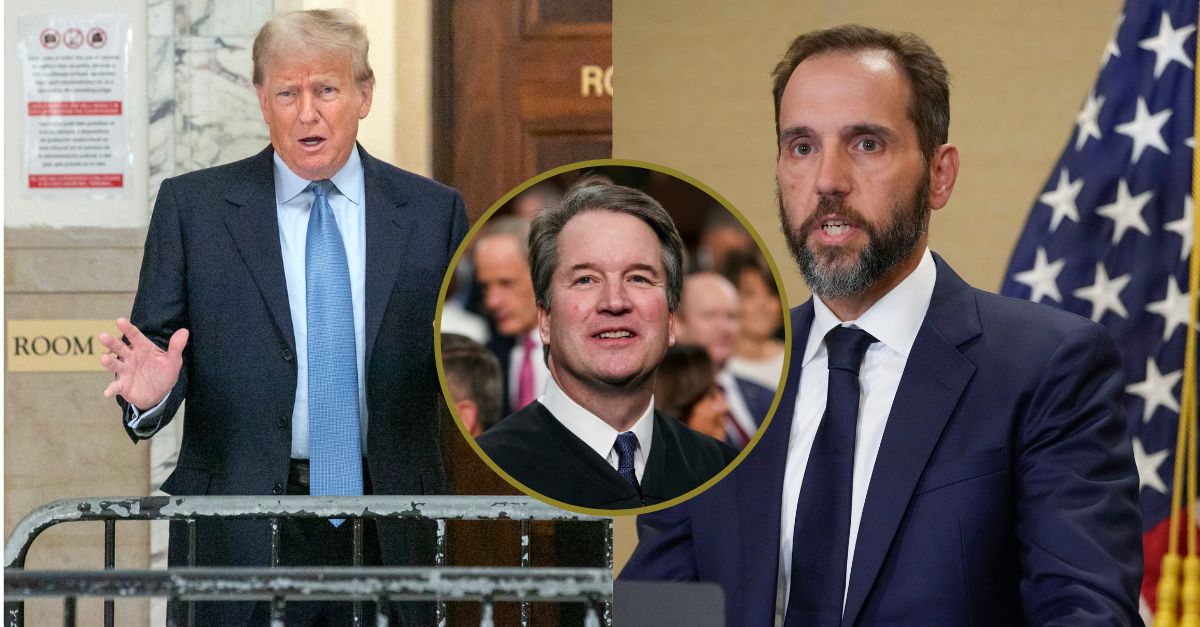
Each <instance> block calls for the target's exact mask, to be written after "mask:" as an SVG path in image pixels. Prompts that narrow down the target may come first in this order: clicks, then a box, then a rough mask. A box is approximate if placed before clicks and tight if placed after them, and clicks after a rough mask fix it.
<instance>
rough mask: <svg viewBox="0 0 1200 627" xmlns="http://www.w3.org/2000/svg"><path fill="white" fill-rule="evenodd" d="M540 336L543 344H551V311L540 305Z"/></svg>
mask: <svg viewBox="0 0 1200 627" xmlns="http://www.w3.org/2000/svg"><path fill="white" fill-rule="evenodd" d="M538 336H539V337H541V338H542V345H543V346H546V347H549V346H550V311H549V310H547V309H542V308H541V307H538Z"/></svg>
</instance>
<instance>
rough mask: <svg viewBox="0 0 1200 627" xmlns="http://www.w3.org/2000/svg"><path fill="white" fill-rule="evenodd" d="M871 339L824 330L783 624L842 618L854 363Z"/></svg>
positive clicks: (820, 624)
mask: <svg viewBox="0 0 1200 627" xmlns="http://www.w3.org/2000/svg"><path fill="white" fill-rule="evenodd" d="M875 341H876V340H875V338H874V337H872V336H871V334H870V333H867V332H866V331H863V330H861V329H852V328H848V327H842V326H838V327H834V328H833V329H832V330H831V331H830V332H829V333H828V334H826V335H825V348H826V349H827V351H828V353H829V395H828V399H827V400H826V403H825V415H824V417H822V419H821V426H820V427H818V428H817V436H816V439H815V440H814V441H813V446H812V452H811V453H810V454H809V456H808V464H807V465H806V467H805V471H804V483H803V484H802V485H801V487H800V498H799V500H798V501H797V502H796V526H795V529H794V531H793V533H792V575H791V593H790V594H789V595H788V605H787V614H786V615H785V620H784V625H785V626H786V627H799V626H801V625H804V626H806V627H810V626H811V627H824V626H833V625H839V624H840V623H841V620H842V597H843V594H844V593H845V586H846V551H847V547H848V545H849V543H850V495H851V488H852V487H853V479H854V439H855V432H856V430H857V427H858V393H859V384H858V368H859V366H860V365H861V364H862V359H863V355H865V354H866V352H867V347H868V346H870V345H871V343H872V342H875Z"/></svg>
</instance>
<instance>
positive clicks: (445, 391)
mask: <svg viewBox="0 0 1200 627" xmlns="http://www.w3.org/2000/svg"><path fill="white" fill-rule="evenodd" d="M604 166H623V167H634V168H641V169H644V170H653V171H655V172H659V173H661V174H666V175H668V176H671V177H674V178H676V179H679V180H682V181H685V182H687V183H690V184H691V185H693V186H695V187H696V188H698V189H700V190H701V191H703V192H704V193H706V194H708V195H709V196H710V197H711V198H712V199H713V200H715V201H717V202H718V203H719V204H720V205H721V206H722V207H723V208H724V209H725V210H726V211H728V212H729V213H730V214H731V215H732V216H733V217H734V218H736V219H737V221H738V222H740V223H741V225H742V227H744V228H745V229H746V232H747V233H749V234H750V237H752V238H753V239H754V243H755V244H757V245H758V248H759V251H760V252H762V254H763V258H764V259H766V261H767V265H768V266H769V267H770V268H771V278H773V279H774V280H775V286H776V287H777V291H778V292H779V303H780V307H781V308H782V309H783V312H782V313H783V345H784V354H783V370H782V371H781V372H780V376H779V384H778V385H776V387H775V397H774V398H773V399H772V400H771V407H770V409H768V410H767V416H766V418H764V419H763V422H762V424H761V425H759V427H758V431H756V432H755V434H754V437H753V438H751V439H750V442H749V443H747V444H746V448H744V449H742V451H741V452H739V453H738V456H737V457H735V458H734V459H733V461H732V462H730V463H728V464H726V465H725V468H723V469H722V470H721V472H718V473H717V474H716V475H713V477H712V478H711V479H709V480H708V481H705V482H704V483H702V484H700V485H699V486H697V487H695V488H693V489H691V490H690V491H688V492H685V493H684V494H681V495H679V496H677V497H675V498H673V499H671V500H669V501H663V502H662V503H655V504H654V505H646V506H643V507H631V508H627V509H596V508H592V507H581V506H579V505H573V504H571V503H566V502H564V501H559V500H557V499H552V498H550V497H548V496H544V495H542V494H541V493H540V492H535V491H534V490H531V489H530V488H528V487H527V486H526V485H525V484H523V483H521V482H520V481H517V480H516V479H514V478H513V477H512V476H511V475H509V474H508V473H507V472H505V471H504V469H503V468H501V467H500V466H499V465H498V464H496V462H494V461H492V458H491V457H490V456H488V454H487V453H484V452H483V449H482V448H480V446H479V444H478V443H477V442H476V441H475V438H473V437H471V435H470V434H469V433H468V432H467V428H466V425H464V424H463V421H462V417H461V416H459V415H458V411H457V410H456V409H455V407H454V403H453V401H452V399H451V396H450V387H449V385H448V384H447V383H446V371H445V368H444V367H443V366H442V331H441V329H442V308H443V306H445V304H446V293H447V291H448V290H449V287H450V280H451V278H452V277H453V276H454V271H455V270H456V269H457V268H458V263H459V261H460V260H461V259H462V256H463V255H464V254H465V253H466V250H467V249H468V248H469V247H470V245H471V242H472V241H474V239H475V236H476V235H477V234H478V233H479V231H480V230H481V229H482V228H483V226H484V225H485V224H486V223H487V221H488V220H489V219H491V217H492V216H493V215H495V213H496V212H497V211H499V210H500V207H502V206H504V204H505V203H507V202H508V201H509V200H512V199H513V198H514V197H515V196H516V195H517V194H520V193H521V192H523V191H525V190H526V189H529V188H530V187H533V186H534V185H536V184H538V183H540V182H542V181H544V180H546V179H548V178H551V177H554V176H558V175H559V174H564V173H566V172H573V171H576V170H585V169H587V168H596V167H604ZM672 315H673V314H672ZM433 331H434V338H433V354H434V360H435V361H436V362H437V375H438V384H439V385H440V386H441V388H442V396H443V399H444V400H445V403H446V406H447V408H448V409H449V410H450V414H451V416H453V418H454V424H455V426H456V427H458V431H459V433H461V434H462V436H463V437H464V438H466V440H467V443H468V444H470V445H471V448H472V449H474V450H475V453H476V454H477V455H479V458H480V459H482V460H483V462H484V463H485V464H487V465H488V467H489V468H491V469H492V470H493V471H495V472H496V474H498V475H499V476H500V477H502V478H503V479H504V480H505V481H507V482H508V483H509V484H510V485H512V486H513V487H514V488H517V489H518V490H520V491H521V492H523V493H525V494H527V495H529V496H532V497H533V498H536V499H538V500H539V501H543V502H545V503H549V504H550V505H554V506H555V507H558V508H560V509H565V510H568V511H572V512H578V513H582V514H590V515H593V516H610V517H612V516H637V515H641V514H649V513H651V512H657V511H659V510H662V509H666V508H668V507H673V506H675V505H678V504H680V503H683V502H684V501H687V500H688V499H691V498H692V497H695V496H697V495H699V494H700V493H702V492H704V491H705V490H707V489H709V488H711V487H712V486H714V485H716V484H717V482H719V481H721V480H722V479H724V478H725V477H726V476H727V475H728V474H729V473H731V472H733V470H734V469H735V468H737V467H738V466H739V465H740V464H741V463H742V461H743V460H745V459H746V456H747V455H749V454H750V452H751V451H752V450H754V447H755V446H756V445H757V444H758V441H759V440H761V439H762V436H763V434H764V433H765V432H766V430H767V429H768V428H769V427H770V426H771V420H772V419H773V418H774V417H775V411H776V410H777V409H778V408H779V400H780V397H781V396H782V395H783V387H784V383H785V382H786V381H787V377H788V372H789V370H790V369H791V364H792V316H791V308H790V307H789V305H788V299H787V294H786V292H785V290H784V286H783V280H782V278H781V277H780V275H779V267H778V266H776V264H775V259H774V258H773V257H772V256H771V253H770V252H769V251H768V250H767V246H766V244H764V243H763V240H762V237H760V236H759V234H758V231H757V229H755V228H754V225H752V224H751V223H750V221H749V220H747V219H746V216H744V215H742V212H740V211H738V210H737V209H736V208H735V207H734V206H733V204H731V203H730V202H729V201H728V200H726V199H725V197H724V196H722V195H721V194H719V193H718V192H717V191H716V190H714V189H713V188H711V187H709V186H708V185H706V184H704V183H702V182H700V181H699V180H697V179H695V178H693V177H691V176H689V175H687V174H684V173H683V172H680V171H679V170H676V169H674V168H670V167H667V166H665V165H660V164H657V163H651V162H649V161H637V160H634V159H591V160H588V161H577V162H575V163H569V164H567V165H563V166H559V167H557V168H553V169H551V170H546V171H545V172H542V173H541V174H538V175H536V176H534V177H533V178H530V179H529V180H527V181H525V182H524V183H521V184H520V185H517V186H516V187H514V188H512V189H511V190H510V191H509V192H508V193H507V194H505V195H504V196H501V197H500V199H499V200H497V201H496V202H494V203H492V206H491V207H489V208H488V210H487V211H485V212H483V215H481V216H479V219H478V220H476V221H475V224H473V225H471V229H470V230H469V231H467V234H466V235H465V236H464V237H463V241H462V243H461V244H459V246H458V250H456V251H455V252H454V257H453V258H451V260H450V266H449V267H448V268H447V270H446V276H444V277H443V278H442V288H441V290H439V291H438V302H437V311H436V312H435V314H434V322H433Z"/></svg>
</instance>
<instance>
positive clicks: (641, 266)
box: [626, 263, 658, 276]
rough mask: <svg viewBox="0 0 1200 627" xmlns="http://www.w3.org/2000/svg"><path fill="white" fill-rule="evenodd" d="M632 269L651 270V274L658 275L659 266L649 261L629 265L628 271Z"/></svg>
mask: <svg viewBox="0 0 1200 627" xmlns="http://www.w3.org/2000/svg"><path fill="white" fill-rule="evenodd" d="M630 270H641V271H642V272H649V273H650V274H653V275H654V276H658V268H655V267H654V266H652V265H650V264H648V263H635V264H633V265H631V266H629V270H626V272H628V271H630Z"/></svg>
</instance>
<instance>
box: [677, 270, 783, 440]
mask: <svg viewBox="0 0 1200 627" xmlns="http://www.w3.org/2000/svg"><path fill="white" fill-rule="evenodd" d="M676 322H677V325H678V330H679V341H680V343H682V344H696V345H698V346H703V347H704V348H705V350H707V351H708V356H709V358H710V359H712V361H713V365H714V367H715V368H716V370H717V372H716V376H717V385H720V386H721V389H723V390H724V391H725V399H726V400H727V401H728V402H729V417H730V420H728V421H726V423H725V431H726V437H725V442H726V443H728V444H730V445H731V446H734V447H736V448H738V449H743V448H745V447H746V445H747V444H749V443H750V439H751V438H753V437H754V434H755V433H757V432H758V427H759V425H761V424H762V423H763V420H766V418H767V413H768V412H769V411H771V402H772V401H774V400H775V390H773V389H771V388H767V387H764V386H761V385H759V384H757V383H755V382H753V381H749V380H746V379H743V378H741V377H739V376H737V375H736V374H734V372H733V371H732V370H731V369H730V368H729V358H730V357H732V356H733V351H734V350H735V349H736V348H737V338H738V293H737V288H736V287H734V286H733V283H730V282H729V279H726V278H725V277H723V276H721V275H720V274H717V273H716V272H696V273H694V274H690V275H688V277H687V278H686V279H684V281H683V295H682V296H681V298H680V301H679V311H678V312H676Z"/></svg>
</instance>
